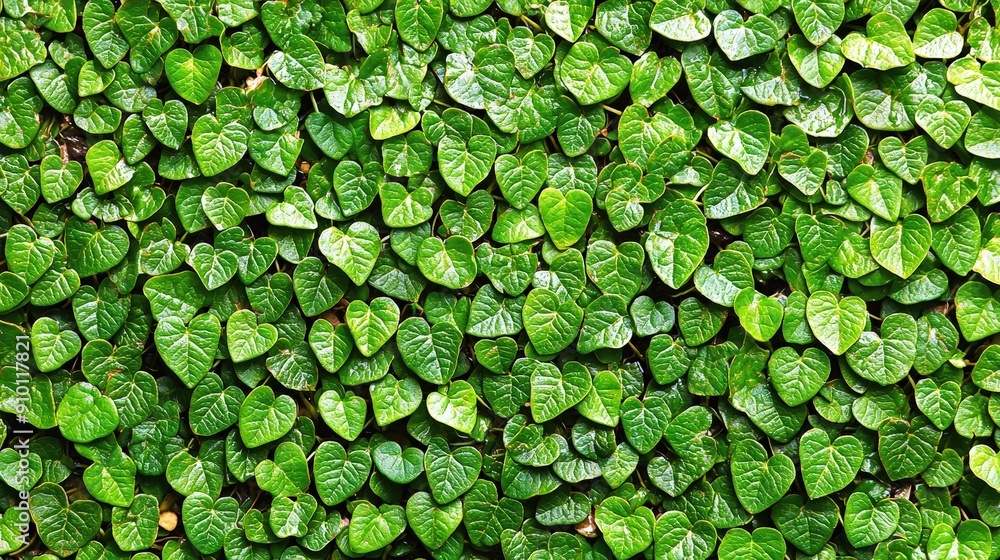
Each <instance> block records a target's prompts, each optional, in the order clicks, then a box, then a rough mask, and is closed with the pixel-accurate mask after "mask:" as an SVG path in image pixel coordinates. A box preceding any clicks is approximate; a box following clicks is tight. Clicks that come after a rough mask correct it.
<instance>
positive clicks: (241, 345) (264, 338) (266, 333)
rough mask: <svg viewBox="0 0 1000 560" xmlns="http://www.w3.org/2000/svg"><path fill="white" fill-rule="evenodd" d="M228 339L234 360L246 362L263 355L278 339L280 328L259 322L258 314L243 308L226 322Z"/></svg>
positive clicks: (230, 352)
mask: <svg viewBox="0 0 1000 560" xmlns="http://www.w3.org/2000/svg"><path fill="white" fill-rule="evenodd" d="M226 341H227V343H228V345H229V355H230V357H232V359H233V361H234V362H245V361H247V360H252V359H254V358H256V357H257V356H263V355H264V354H265V353H267V351H268V350H270V349H271V347H272V346H274V343H275V342H277V341H278V329H276V328H275V327H274V325H271V324H268V323H258V319H257V314H256V313H254V312H253V311H250V310H249V309H241V310H240V311H237V312H236V313H233V314H232V315H230V316H229V320H228V321H227V322H226Z"/></svg>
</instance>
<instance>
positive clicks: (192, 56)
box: [163, 45, 222, 105]
mask: <svg viewBox="0 0 1000 560" xmlns="http://www.w3.org/2000/svg"><path fill="white" fill-rule="evenodd" d="M221 68H222V53H221V52H219V49H217V48H216V47H214V46H212V45H199V46H198V48H196V49H195V50H194V51H193V52H192V51H189V50H187V49H174V50H172V51H170V52H169V53H167V56H166V58H164V59H163V70H164V73H165V74H166V75H167V80H169V81H170V86H171V87H173V88H174V91H175V92H177V95H179V96H181V97H183V98H184V99H186V100H188V101H190V102H191V103H194V104H196V105H201V104H202V103H204V102H205V101H207V100H208V96H210V95H211V94H212V91H213V90H214V89H215V82H216V81H218V79H219V71H220V69H221Z"/></svg>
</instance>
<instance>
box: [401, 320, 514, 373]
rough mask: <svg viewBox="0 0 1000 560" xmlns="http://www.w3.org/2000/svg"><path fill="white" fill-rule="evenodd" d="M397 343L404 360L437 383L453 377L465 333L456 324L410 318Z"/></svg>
mask: <svg viewBox="0 0 1000 560" xmlns="http://www.w3.org/2000/svg"><path fill="white" fill-rule="evenodd" d="M396 342H397V344H398V345H399V351H400V353H401V354H402V357H403V362H404V363H406V366H407V367H409V368H410V369H411V370H413V372H414V373H416V374H417V375H418V376H420V378H421V379H423V380H425V381H427V382H429V383H434V384H436V385H442V384H444V383H447V382H448V381H450V380H451V376H452V375H454V373H455V369H456V367H457V366H458V356H459V352H460V351H461V346H462V332H461V331H460V330H458V328H457V327H456V326H455V325H453V324H451V323H435V324H434V326H431V325H429V324H428V323H427V321H425V320H424V319H421V318H419V317H410V318H409V319H407V320H405V321H403V322H402V323H400V325H399V333H398V335H397V337H396ZM511 362H513V360H511Z"/></svg>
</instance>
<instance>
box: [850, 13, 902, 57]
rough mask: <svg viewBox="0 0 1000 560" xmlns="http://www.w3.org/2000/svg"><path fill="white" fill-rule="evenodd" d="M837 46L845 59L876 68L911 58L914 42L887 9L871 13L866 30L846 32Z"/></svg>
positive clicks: (900, 22)
mask: <svg viewBox="0 0 1000 560" xmlns="http://www.w3.org/2000/svg"><path fill="white" fill-rule="evenodd" d="M840 49H841V51H842V52H843V53H844V56H846V57H847V58H848V60H853V61H854V62H857V63H858V64H860V65H862V66H864V67H865V68H875V69H877V70H889V69H892V68H899V67H901V66H906V65H907V64H909V63H911V62H913V60H914V56H913V43H912V42H911V41H910V37H909V35H907V34H906V29H905V28H904V27H903V22H902V21H900V20H899V18H898V17H896V16H895V15H893V14H891V13H888V12H882V13H879V14H876V15H874V16H872V18H871V19H869V20H868V24H867V26H866V33H865V34H861V33H858V32H854V33H851V34H849V35H848V36H847V37H845V38H844V40H843V42H842V43H841V45H840Z"/></svg>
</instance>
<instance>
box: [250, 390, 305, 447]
mask: <svg viewBox="0 0 1000 560" xmlns="http://www.w3.org/2000/svg"><path fill="white" fill-rule="evenodd" d="M296 411H297V407H296V405H295V401H294V400H292V398H291V397H289V396H288V395H278V396H277V397H276V396H275V395H274V391H273V390H272V389H271V388H270V387H267V386H261V387H257V388H256V389H254V390H253V391H250V394H249V395H247V398H246V399H245V400H244V401H243V404H242V405H240V419H239V425H240V436H241V437H242V439H243V443H244V444H245V445H246V446H247V447H249V448H254V447H260V446H261V445H264V444H265V443H270V442H272V441H274V440H276V439H279V438H280V437H281V436H283V435H285V434H287V433H288V431H289V430H291V429H292V425H293V424H294V422H295V415H296Z"/></svg>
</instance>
